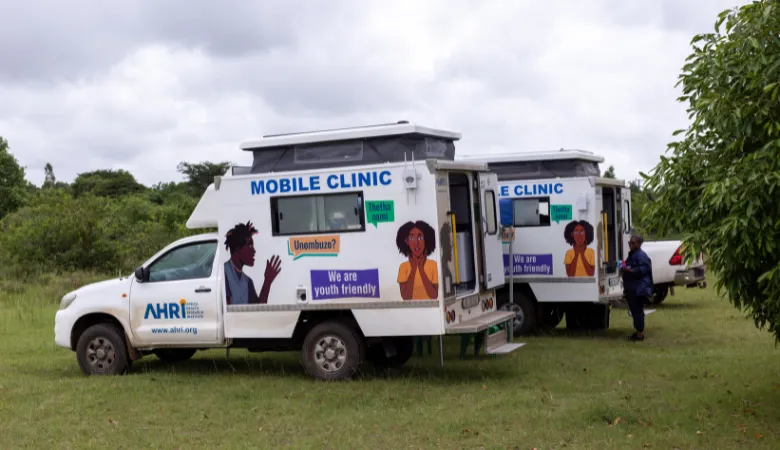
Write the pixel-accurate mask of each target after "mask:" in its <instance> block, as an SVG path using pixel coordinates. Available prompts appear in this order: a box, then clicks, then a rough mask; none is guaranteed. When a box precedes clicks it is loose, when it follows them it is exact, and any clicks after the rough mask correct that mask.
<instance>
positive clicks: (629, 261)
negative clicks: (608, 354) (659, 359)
mask: <svg viewBox="0 0 780 450" xmlns="http://www.w3.org/2000/svg"><path fill="white" fill-rule="evenodd" d="M626 266H628V267H629V269H630V270H631V272H623V293H624V294H625V295H626V299H627V300H628V308H629V310H630V311H631V317H633V319H634V328H635V329H636V330H637V331H639V332H642V331H644V330H645V299H647V297H650V296H652V295H653V265H652V262H651V261H650V257H649V256H647V253H645V252H644V251H643V250H642V249H641V248H638V249H636V250H631V251H630V252H629V253H628V258H626Z"/></svg>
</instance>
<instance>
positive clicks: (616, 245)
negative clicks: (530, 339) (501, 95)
mask: <svg viewBox="0 0 780 450" xmlns="http://www.w3.org/2000/svg"><path fill="white" fill-rule="evenodd" d="M457 160H459V161H464V162H465V161H470V162H476V161H479V162H485V163H488V166H489V168H490V170H491V171H493V172H495V173H496V174H497V175H498V180H499V188H498V193H499V198H500V211H501V216H502V224H503V225H504V226H506V227H507V230H508V232H507V233H506V234H505V235H504V236H503V240H504V253H505V261H504V264H505V275H506V277H507V280H508V282H509V283H508V284H507V285H506V286H504V287H502V288H500V289H499V290H498V298H499V308H500V309H505V310H513V311H515V312H516V313H517V316H516V318H515V320H514V332H515V334H516V335H519V334H526V333H529V332H531V331H533V330H535V329H536V328H540V327H541V328H549V327H555V326H556V325H558V324H559V323H560V322H561V320H563V317H564V316H565V317H566V324H567V327H570V328H590V329H603V328H608V327H609V317H610V314H609V313H610V304H612V303H620V302H621V301H622V298H623V286H622V284H623V283H622V279H621V277H620V275H619V273H618V260H625V259H626V257H627V256H628V251H629V248H628V241H629V239H630V237H631V236H630V233H631V230H632V222H631V190H630V188H629V187H628V186H626V183H625V182H624V181H623V180H616V179H611V178H603V177H601V176H600V171H599V166H598V164H599V163H600V162H603V161H604V160H603V158H602V157H600V156H597V155H594V154H593V153H590V152H585V151H580V150H561V151H542V152H516V153H506V154H495V155H479V156H459V157H458V158H457ZM510 255H511V256H510ZM510 261H511V262H510ZM510 267H511V271H510ZM511 286H514V289H510V287H511Z"/></svg>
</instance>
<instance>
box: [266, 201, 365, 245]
mask: <svg viewBox="0 0 780 450" xmlns="http://www.w3.org/2000/svg"><path fill="white" fill-rule="evenodd" d="M354 195H357V196H359V197H360V203H361V206H360V212H359V214H358V217H359V218H360V228H353V229H346V230H326V231H302V232H295V233H283V232H281V231H280V230H279V202H280V201H284V200H286V199H293V198H297V199H300V198H308V199H311V198H315V199H316V198H323V199H325V198H327V197H335V196H354ZM269 203H270V207H271V236H273V237H291V236H319V235H326V234H342V233H364V232H365V231H366V196H365V194H364V193H363V191H342V192H327V193H322V194H301V195H277V196H273V197H270V198H269ZM316 219H317V220H319V218H318V217H316Z"/></svg>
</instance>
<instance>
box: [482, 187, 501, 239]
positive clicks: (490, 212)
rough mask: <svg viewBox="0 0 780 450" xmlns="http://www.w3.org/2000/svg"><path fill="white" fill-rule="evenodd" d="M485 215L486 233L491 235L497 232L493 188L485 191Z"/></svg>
mask: <svg viewBox="0 0 780 450" xmlns="http://www.w3.org/2000/svg"><path fill="white" fill-rule="evenodd" d="M485 216H486V217H485V220H486V221H487V230H486V231H487V234H489V235H491V236H492V235H494V234H496V233H497V232H498V223H497V222H498V218H497V214H496V193H495V192H494V191H493V190H487V191H485Z"/></svg>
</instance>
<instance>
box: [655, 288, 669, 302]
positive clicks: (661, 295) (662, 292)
mask: <svg viewBox="0 0 780 450" xmlns="http://www.w3.org/2000/svg"><path fill="white" fill-rule="evenodd" d="M667 295H669V288H668V287H659V288H655V290H654V291H653V296H652V299H653V302H652V304H653V305H659V304H661V303H663V301H664V300H666V296H667Z"/></svg>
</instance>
